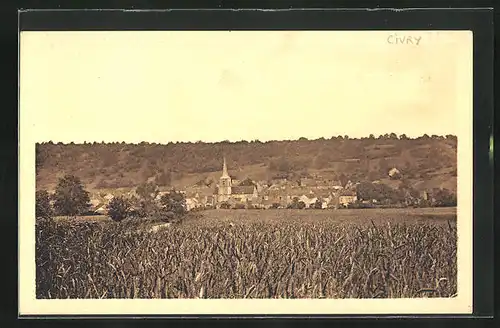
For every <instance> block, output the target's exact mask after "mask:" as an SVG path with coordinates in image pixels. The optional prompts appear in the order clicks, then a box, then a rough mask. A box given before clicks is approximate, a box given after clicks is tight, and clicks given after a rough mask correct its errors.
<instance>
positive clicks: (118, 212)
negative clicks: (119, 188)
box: [108, 196, 131, 221]
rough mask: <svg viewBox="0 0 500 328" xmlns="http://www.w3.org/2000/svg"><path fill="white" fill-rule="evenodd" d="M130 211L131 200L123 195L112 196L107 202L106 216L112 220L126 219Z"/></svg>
mask: <svg viewBox="0 0 500 328" xmlns="http://www.w3.org/2000/svg"><path fill="white" fill-rule="evenodd" d="M130 211H131V202H130V200H128V199H127V198H125V197H123V196H118V197H113V199H112V200H111V201H110V202H109V204H108V216H109V217H110V218H111V219H112V220H113V221H122V220H124V219H126V218H127V217H128V216H129V214H130Z"/></svg>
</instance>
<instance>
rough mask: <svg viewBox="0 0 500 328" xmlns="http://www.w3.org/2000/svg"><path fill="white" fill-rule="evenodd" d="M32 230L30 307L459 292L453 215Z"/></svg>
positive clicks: (406, 212) (240, 214)
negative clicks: (68, 301) (85, 301)
mask: <svg viewBox="0 0 500 328" xmlns="http://www.w3.org/2000/svg"><path fill="white" fill-rule="evenodd" d="M153 224H155V223H154V222H137V221H128V222H121V223H116V222H113V221H111V220H110V219H107V218H105V217H97V218H92V219H90V220H89V219H87V218H78V219H73V220H67V219H64V218H59V219H56V220H51V221H40V222H38V223H37V226H36V229H37V235H36V236H37V237H36V264H37V272H36V293H37V298H42V299H44V298H403V297H404V298H407V297H453V296H455V295H456V291H457V262H456V260H457V259H456V250H457V233H456V209H454V208H432V209H383V210H375V209H369V210H337V211H335V210H265V211H263V210H211V211H205V212H200V213H196V214H190V215H189V216H188V217H187V218H186V220H185V221H183V222H182V223H180V224H175V225H171V226H169V227H167V228H165V229H162V230H160V231H158V232H154V233H152V232H148V229H147V228H148V226H150V225H153Z"/></svg>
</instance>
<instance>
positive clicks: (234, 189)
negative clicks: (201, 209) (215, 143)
mask: <svg viewBox="0 0 500 328" xmlns="http://www.w3.org/2000/svg"><path fill="white" fill-rule="evenodd" d="M214 196H215V197H216V200H217V206H216V207H220V204H221V203H229V204H235V203H242V204H246V203H248V202H251V201H254V202H255V201H257V200H258V198H259V195H258V192H257V186H255V185H253V186H239V185H233V181H232V178H231V176H230V175H229V173H228V171H227V164H226V158H225V157H224V163H223V165H222V175H221V177H220V178H219V184H218V185H217V187H216V189H215V195H214Z"/></svg>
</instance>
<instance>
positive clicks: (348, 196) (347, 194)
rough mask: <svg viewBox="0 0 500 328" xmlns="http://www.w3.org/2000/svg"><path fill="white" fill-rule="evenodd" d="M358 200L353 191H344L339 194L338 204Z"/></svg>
mask: <svg viewBox="0 0 500 328" xmlns="http://www.w3.org/2000/svg"><path fill="white" fill-rule="evenodd" d="M357 200H358V196H357V195H356V192H354V191H344V192H342V193H341V194H340V195H339V204H340V205H342V206H347V205H349V204H352V203H355V202H356V201H357Z"/></svg>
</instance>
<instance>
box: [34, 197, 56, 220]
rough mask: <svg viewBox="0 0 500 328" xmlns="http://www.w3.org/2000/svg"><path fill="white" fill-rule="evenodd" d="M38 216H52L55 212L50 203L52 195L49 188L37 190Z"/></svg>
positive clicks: (45, 217) (36, 211)
mask: <svg viewBox="0 0 500 328" xmlns="http://www.w3.org/2000/svg"><path fill="white" fill-rule="evenodd" d="M35 213H36V217H37V218H44V219H47V218H51V217H52V215H53V214H54V211H53V209H52V205H51V204H50V195H49V193H48V192H47V190H38V191H37V192H36V210H35Z"/></svg>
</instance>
